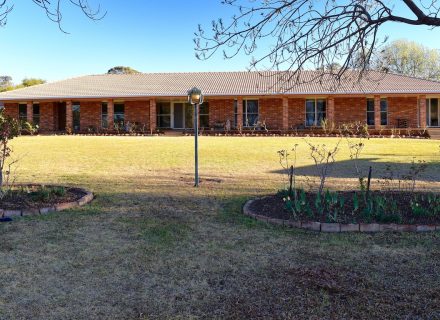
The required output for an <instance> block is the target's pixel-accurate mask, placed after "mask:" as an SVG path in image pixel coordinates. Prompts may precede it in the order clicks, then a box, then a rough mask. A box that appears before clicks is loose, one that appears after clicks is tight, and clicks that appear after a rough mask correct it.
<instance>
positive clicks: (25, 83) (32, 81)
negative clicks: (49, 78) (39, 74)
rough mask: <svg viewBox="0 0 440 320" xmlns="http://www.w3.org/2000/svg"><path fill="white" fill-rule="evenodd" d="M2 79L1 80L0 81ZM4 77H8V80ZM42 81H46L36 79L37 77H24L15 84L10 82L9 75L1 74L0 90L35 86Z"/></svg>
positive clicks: (44, 81)
mask: <svg viewBox="0 0 440 320" xmlns="http://www.w3.org/2000/svg"><path fill="white" fill-rule="evenodd" d="M2 79H3V81H2ZM5 79H9V80H8V81H5ZM43 83H46V80H43V79H38V78H25V79H23V80H22V82H21V84H18V85H16V86H15V85H14V84H13V83H12V78H11V77H9V76H3V77H0V92H4V91H11V90H16V89H21V88H26V87H31V86H36V85H39V84H43Z"/></svg>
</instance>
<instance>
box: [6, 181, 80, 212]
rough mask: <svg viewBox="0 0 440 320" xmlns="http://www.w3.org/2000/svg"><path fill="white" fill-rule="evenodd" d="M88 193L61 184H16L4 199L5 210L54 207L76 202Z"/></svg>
mask: <svg viewBox="0 0 440 320" xmlns="http://www.w3.org/2000/svg"><path fill="white" fill-rule="evenodd" d="M85 195H86V192H85V191H84V190H81V189H79V188H69V187H61V186H40V185H31V186H16V187H14V188H12V189H11V190H10V191H9V192H8V193H7V194H6V195H5V197H4V198H3V199H0V208H1V209H3V210H23V209H38V208H44V207H53V206H56V205H58V204H61V203H66V202H75V201H78V200H79V199H81V198H82V197H83V196H85Z"/></svg>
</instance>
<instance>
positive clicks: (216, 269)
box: [0, 136, 440, 319]
mask: <svg viewBox="0 0 440 320" xmlns="http://www.w3.org/2000/svg"><path fill="white" fill-rule="evenodd" d="M313 140H314V142H317V143H326V144H332V143H335V142H336V140H335V139H332V138H329V139H327V138H320V139H319V138H316V139H313ZM296 143H300V144H301V143H302V139H300V138H280V137H277V138H245V137H243V138H241V137H237V138H225V137H201V138H200V174H201V176H202V184H201V188H199V189H195V188H193V187H192V185H193V180H192V178H193V177H192V174H193V138H191V137H182V138H173V137H143V138H141V137H68V136H63V137H43V136H37V137H20V138H17V139H14V140H13V148H14V153H15V154H16V156H21V155H24V154H27V155H28V156H27V157H25V158H24V159H23V160H22V161H20V163H19V170H18V174H19V177H18V178H19V179H18V180H19V182H21V183H41V184H59V185H66V184H68V185H72V186H81V187H85V188H87V189H90V190H92V191H93V192H94V194H95V195H96V196H97V198H96V200H95V201H94V202H93V203H92V204H91V205H89V206H86V207H84V208H78V209H74V210H68V211H65V212H60V213H54V214H51V215H48V216H40V217H29V218H22V219H18V220H17V221H15V222H13V223H10V224H1V225H0V269H1V270H2V272H1V273H0V282H1V283H2V286H1V287H0V315H1V317H2V318H9V319H11V318H27V319H29V318H31V319H60V318H66V319H69V318H71V319H90V318H98V319H102V318H111V319H137V318H139V319H157V318H232V319H244V318H274V317H275V318H290V319H291V318H304V319H307V318H314V319H320V318H433V319H434V318H439V317H440V314H439V312H438V305H439V304H440V289H439V288H440V277H439V276H438V272H437V271H436V270H437V269H438V265H439V264H440V235H439V233H432V234H417V235H416V234H398V235H397V234H378V235H324V234H317V233H311V232H306V231H298V230H293V229H283V228H281V227H276V226H269V225H266V224H264V223H259V222H255V221H253V220H252V219H249V218H247V217H244V216H242V214H241V206H242V204H243V203H244V202H245V200H246V199H248V198H250V197H256V196H261V195H265V194H268V193H274V192H276V190H278V189H280V188H281V187H283V180H282V179H283V176H282V175H281V173H280V170H279V169H280V168H279V163H278V156H277V154H276V151H278V150H280V149H288V148H290V147H293V145H294V144H296ZM439 144H440V143H439V142H438V141H437V142H436V141H429V140H404V139H396V140H391V139H373V140H370V141H367V145H366V148H365V151H364V153H363V154H364V156H365V158H366V160H365V161H364V162H363V164H364V165H366V166H369V165H373V166H374V169H375V171H374V177H378V176H379V175H380V172H381V170H383V169H384V168H385V167H386V165H387V164H393V165H394V166H395V167H396V169H397V170H403V171H404V170H407V169H408V168H409V166H410V163H411V160H412V157H413V156H417V157H419V158H420V160H425V161H427V162H429V163H431V164H432V165H431V167H430V169H429V170H428V171H427V172H426V173H425V176H423V177H422V181H421V182H420V186H421V187H429V188H437V190H438V188H439V181H440V161H439V154H438V145H439ZM298 151H299V157H298V159H299V160H298V167H299V170H300V171H301V172H302V173H303V174H307V175H309V176H310V177H312V176H313V170H312V168H313V167H312V161H311V160H310V159H309V158H308V156H307V153H306V151H307V148H306V147H305V146H302V147H301V146H300V147H299V149H298ZM350 168H352V164H351V163H350V158H349V155H348V153H347V152H346V151H345V149H344V150H343V151H342V152H341V153H340V154H338V157H337V163H336V166H335V170H334V172H333V173H332V175H331V177H330V178H329V186H330V187H332V188H334V189H338V188H341V186H350V185H356V184H357V181H356V178H354V172H350V170H349V169H350Z"/></svg>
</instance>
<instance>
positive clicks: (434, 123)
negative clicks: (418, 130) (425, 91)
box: [426, 98, 440, 127]
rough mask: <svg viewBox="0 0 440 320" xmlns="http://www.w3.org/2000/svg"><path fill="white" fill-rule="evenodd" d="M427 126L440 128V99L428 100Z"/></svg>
mask: <svg viewBox="0 0 440 320" xmlns="http://www.w3.org/2000/svg"><path fill="white" fill-rule="evenodd" d="M426 124H427V125H428V127H439V126H440V104H439V99H437V98H431V99H426Z"/></svg>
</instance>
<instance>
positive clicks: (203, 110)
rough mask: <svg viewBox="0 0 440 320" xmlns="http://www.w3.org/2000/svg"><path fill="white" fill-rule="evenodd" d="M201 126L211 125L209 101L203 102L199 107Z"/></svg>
mask: <svg viewBox="0 0 440 320" xmlns="http://www.w3.org/2000/svg"><path fill="white" fill-rule="evenodd" d="M199 119H200V123H199V126H200V128H208V127H209V102H203V104H201V105H200V107H199Z"/></svg>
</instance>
